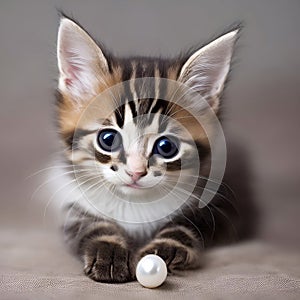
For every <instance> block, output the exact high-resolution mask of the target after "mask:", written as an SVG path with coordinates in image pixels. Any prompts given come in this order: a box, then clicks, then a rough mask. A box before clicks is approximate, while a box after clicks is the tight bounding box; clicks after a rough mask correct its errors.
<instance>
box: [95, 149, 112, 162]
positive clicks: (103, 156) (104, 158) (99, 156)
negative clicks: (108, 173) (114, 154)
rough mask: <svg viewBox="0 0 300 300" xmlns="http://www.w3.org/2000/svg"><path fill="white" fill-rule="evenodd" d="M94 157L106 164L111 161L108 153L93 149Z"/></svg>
mask: <svg viewBox="0 0 300 300" xmlns="http://www.w3.org/2000/svg"><path fill="white" fill-rule="evenodd" d="M95 158H96V159H97V160H98V161H99V162H100V163H102V164H107V163H109V162H110V161H111V157H110V156H109V155H106V154H103V153H100V152H98V151H96V150H95Z"/></svg>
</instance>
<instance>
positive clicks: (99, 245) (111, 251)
mask: <svg viewBox="0 0 300 300" xmlns="http://www.w3.org/2000/svg"><path fill="white" fill-rule="evenodd" d="M83 258H84V264H85V266H84V272H85V274H86V275H87V276H88V277H90V278H91V279H93V280H95V281H100V282H108V283H109V282H111V283H113V282H114V283H121V282H128V281H132V280H134V275H132V272H131V271H130V267H129V251H128V249H127V248H126V247H125V246H124V245H122V243H118V242H109V241H103V240H101V239H100V240H98V241H93V242H91V244H89V245H88V246H87V247H86V249H85V252H84V256H83ZM133 274H134V273H133Z"/></svg>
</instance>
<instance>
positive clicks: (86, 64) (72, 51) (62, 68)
mask: <svg viewBox="0 0 300 300" xmlns="http://www.w3.org/2000/svg"><path fill="white" fill-rule="evenodd" d="M57 59H58V68H59V72H60V76H59V86H58V87H59V90H60V91H61V92H62V93H63V94H66V95H68V96H70V97H71V98H72V99H74V100H75V101H78V100H79V101H82V100H86V99H91V98H92V97H94V96H96V95H97V87H99V84H101V83H103V81H104V77H105V75H106V74H107V73H108V72H109V69H108V63H107V59H106V58H105V56H104V54H103V52H102V51H101V49H100V48H99V47H98V46H97V44H96V43H95V42H94V41H93V40H92V38H91V37H90V36H89V35H88V34H87V33H86V32H85V31H84V30H83V29H82V28H81V27H80V26H78V25H77V24H76V23H75V22H73V21H71V20H70V19H67V18H62V19H61V21H60V26H59V30H58V38H57Z"/></svg>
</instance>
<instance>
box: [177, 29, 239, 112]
mask: <svg viewBox="0 0 300 300" xmlns="http://www.w3.org/2000/svg"><path fill="white" fill-rule="evenodd" d="M238 32H239V29H236V30H234V31H231V32H229V33H226V34H224V35H222V36H221V37H219V38H217V39H216V40H214V41H213V42H211V43H209V44H208V45H206V46H204V47H202V48H201V49H199V50H198V51H196V52H195V53H194V54H193V55H192V56H190V57H189V59H188V60H187V61H186V62H185V64H184V65H183V67H182V69H181V72H180V75H179V79H178V80H179V81H181V82H182V83H184V84H186V85H187V86H188V87H189V88H190V89H191V90H193V91H196V92H198V93H199V94H200V95H201V96H202V97H204V98H205V99H206V100H207V101H208V103H209V104H210V106H211V107H212V108H213V109H214V110H215V111H217V110H218V108H219V101H220V96H221V93H222V91H223V88H224V84H225V81H226V78H227V75H228V72H229V69H230V63H231V59H232V54H233V50H234V44H235V41H236V38H237V35H238Z"/></svg>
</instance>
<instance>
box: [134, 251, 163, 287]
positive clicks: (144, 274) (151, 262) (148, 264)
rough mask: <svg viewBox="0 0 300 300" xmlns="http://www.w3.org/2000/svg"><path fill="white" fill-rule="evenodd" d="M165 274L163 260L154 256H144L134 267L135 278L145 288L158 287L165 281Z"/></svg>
mask: <svg viewBox="0 0 300 300" xmlns="http://www.w3.org/2000/svg"><path fill="white" fill-rule="evenodd" d="M167 273H168V271H167V266H166V263H165V262H164V260H163V259H162V258H160V257H159V256H157V255H154V254H148V255H146V256H144V257H143V258H142V259H141V260H140V261H139V262H138V264H137V267H136V278H137V280H138V282H139V283H140V284H141V285H142V286H144V287H146V288H156V287H158V286H160V285H161V284H162V283H163V282H164V281H165V280H166V278H167Z"/></svg>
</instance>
